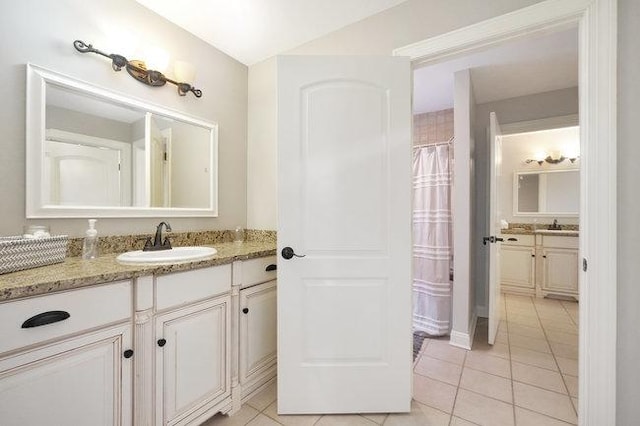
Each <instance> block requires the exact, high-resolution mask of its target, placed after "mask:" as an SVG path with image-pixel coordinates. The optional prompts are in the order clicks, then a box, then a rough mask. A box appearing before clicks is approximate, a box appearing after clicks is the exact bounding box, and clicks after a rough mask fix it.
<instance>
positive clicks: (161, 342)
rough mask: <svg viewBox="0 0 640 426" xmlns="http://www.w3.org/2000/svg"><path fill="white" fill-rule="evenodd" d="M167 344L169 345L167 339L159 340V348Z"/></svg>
mask: <svg viewBox="0 0 640 426" xmlns="http://www.w3.org/2000/svg"><path fill="white" fill-rule="evenodd" d="M166 344H167V341H166V340H165V339H160V340H158V346H160V347H163V346H164V345H166Z"/></svg>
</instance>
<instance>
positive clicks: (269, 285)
mask: <svg viewBox="0 0 640 426" xmlns="http://www.w3.org/2000/svg"><path fill="white" fill-rule="evenodd" d="M276 293H277V292H276V281H275V280H274V281H269V282H266V283H264V284H260V285H257V286H254V287H250V288H247V289H243V290H242V291H240V383H241V384H244V383H247V382H250V381H251V380H253V379H254V378H257V377H258V376H260V375H261V373H264V372H265V370H266V369H268V368H269V367H271V366H274V365H275V363H276V354H277V339H276V330H277V324H276V312H277V304H276Z"/></svg>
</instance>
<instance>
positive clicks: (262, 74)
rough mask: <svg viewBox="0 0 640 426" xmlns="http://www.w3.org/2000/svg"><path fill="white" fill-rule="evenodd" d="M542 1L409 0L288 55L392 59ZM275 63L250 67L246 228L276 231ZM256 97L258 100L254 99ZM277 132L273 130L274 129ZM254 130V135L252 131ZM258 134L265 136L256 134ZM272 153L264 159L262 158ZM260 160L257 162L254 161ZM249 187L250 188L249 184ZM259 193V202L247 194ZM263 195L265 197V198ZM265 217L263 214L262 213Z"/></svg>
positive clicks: (268, 61) (271, 61)
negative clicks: (418, 44)
mask: <svg viewBox="0 0 640 426" xmlns="http://www.w3.org/2000/svg"><path fill="white" fill-rule="evenodd" d="M539 1H540V0H487V1H483V2H482V5H481V6H480V5H479V4H478V2H477V1H476V0H448V1H442V0H408V1H406V2H404V3H402V4H400V5H398V6H396V7H393V8H391V9H388V10H386V11H383V12H381V13H379V14H377V15H374V16H371V17H369V18H367V19H363V20H362V21H359V22H356V23H354V24H352V25H349V26H346V27H344V28H342V29H340V30H338V31H335V32H333V33H331V34H328V35H326V36H324V37H320V38H318V39H316V40H313V41H311V42H309V43H306V44H303V45H302V46H299V47H297V48H295V49H292V50H291V51H289V52H286V54H292V55H390V54H391V52H392V51H393V50H394V49H396V48H399V47H403V46H406V45H408V44H411V43H415V42H418V41H421V40H424V39H427V38H430V37H433V36H435V35H438V34H442V33H445V32H448V31H452V30H454V29H457V28H462V27H465V26H468V25H471V24H474V23H476V22H480V21H482V20H485V19H488V18H491V17H494V16H498V15H502V14H504V13H508V12H511V11H513V10H517V9H520V8H523V7H526V6H530V5H532V4H535V3H538V2H539ZM274 72H275V64H274V61H273V58H271V59H268V60H266V61H264V62H262V63H259V64H256V65H252V66H251V67H250V69H249V80H250V86H251V89H250V94H249V110H250V111H256V112H258V111H259V112H260V114H252V113H250V118H249V129H250V130H249V139H248V152H249V163H250V166H249V170H248V173H249V176H248V181H249V187H250V188H253V190H252V189H250V190H249V193H250V196H249V199H248V205H247V208H248V211H249V218H248V221H247V226H248V227H250V228H261V229H276V228H277V222H276V217H277V213H276V211H275V209H276V207H275V203H276V200H275V198H272V199H271V198H267V196H269V197H270V195H271V194H276V193H277V191H276V187H277V184H276V173H275V170H276V157H275V155H273V154H272V153H274V152H275V151H276V145H277V143H276V136H275V135H276V131H275V127H271V126H272V125H271V124H268V123H267V122H266V121H265V120H267V118H266V117H267V116H268V117H272V118H268V119H269V120H271V121H272V123H275V111H276V88H275V78H272V77H270V75H271V74H272V73H274ZM254 92H255V93H260V94H262V95H261V96H254ZM273 126H275V124H273ZM252 129H253V130H255V131H252ZM257 130H265V131H264V132H262V133H261V132H258V131H257ZM264 152H267V153H270V154H268V155H267V156H266V157H264V156H262V157H261V155H260V153H264ZM252 158H254V159H260V158H263V159H262V160H259V161H252ZM252 182H253V183H254V184H252ZM258 188H262V190H263V191H262V192H261V194H260V195H261V196H259V197H255V198H254V197H253V196H252V195H251V194H254V193H256V192H258ZM263 195H264V196H263ZM261 211H263V212H264V213H262V212H261Z"/></svg>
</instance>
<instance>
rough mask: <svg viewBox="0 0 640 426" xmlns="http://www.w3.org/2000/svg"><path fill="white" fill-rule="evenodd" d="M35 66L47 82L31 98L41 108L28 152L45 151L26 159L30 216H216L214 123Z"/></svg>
mask: <svg viewBox="0 0 640 426" xmlns="http://www.w3.org/2000/svg"><path fill="white" fill-rule="evenodd" d="M30 67H33V66H30ZM29 71H31V74H29ZM33 71H34V70H33V69H29V67H28V77H29V78H31V79H41V80H44V81H45V82H46V84H45V85H44V86H42V87H44V96H42V97H40V96H37V94H31V95H30V96H29V100H28V102H30V103H33V104H34V105H29V107H28V111H43V113H44V115H43V116H36V117H35V119H34V117H31V119H29V118H30V117H29V114H28V123H27V126H37V127H36V128H34V129H33V130H34V131H32V132H28V133H29V134H30V136H29V137H28V138H27V144H28V151H32V152H36V153H38V152H39V153H40V154H37V155H35V156H27V170H28V172H29V170H30V169H31V170H32V169H34V168H37V169H39V170H38V171H39V173H34V174H33V179H32V180H33V181H35V182H36V186H37V187H36V188H31V185H27V191H33V192H32V194H31V195H29V194H28V195H27V198H28V207H29V202H31V201H32V200H34V201H33V202H34V204H35V206H34V208H33V209H32V210H38V214H36V215H31V217H48V216H54V217H82V216H91V217H101V216H125V217H128V216H153V215H163V216H164V215H168V216H172V215H180V216H215V215H216V214H217V212H216V210H217V193H216V192H217V191H216V190H217V170H216V161H217V160H216V155H217V132H216V130H217V129H216V126H215V124H210V123H206V122H203V121H201V120H198V119H192V118H191V117H188V116H185V115H183V114H180V113H173V112H172V111H168V110H163V109H162V108H160V107H155V106H152V105H144V104H142V103H140V102H139V101H135V100H132V101H131V102H129V101H128V99H126V98H124V97H122V96H121V95H113V96H109V95H110V94H109V93H108V92H105V91H102V90H101V89H99V88H93V87H90V86H88V85H86V84H77V83H76V82H75V81H72V80H69V81H70V84H69V85H66V84H64V80H66V79H67V78H66V77H60V76H58V75H56V74H51V75H53V76H55V77H57V78H56V80H63V81H62V82H60V81H49V79H47V76H48V75H49V72H46V71H42V70H40V69H37V70H36V71H37V72H36V73H34V72H33ZM61 83H63V84H61ZM83 88H84V89H85V90H83ZM42 100H44V108H40V107H39V106H38V105H37V104H38V103H42ZM32 115H33V114H32ZM40 123H42V124H40ZM40 125H42V127H40ZM37 128H43V130H44V134H42V131H40V132H38V131H35V130H37ZM39 135H41V136H39ZM31 159H33V160H34V161H32V160H31ZM28 174H29V173H28ZM28 180H29V176H28ZM27 210H28V213H29V210H30V209H29V208H28V209H27ZM172 213H173V214H172Z"/></svg>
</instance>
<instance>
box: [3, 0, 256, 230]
mask: <svg viewBox="0 0 640 426" xmlns="http://www.w3.org/2000/svg"><path fill="white" fill-rule="evenodd" d="M124 32H128V33H130V34H135V35H136V39H138V40H140V43H142V44H145V45H146V44H152V43H153V44H155V45H157V46H161V47H162V48H163V49H165V50H167V51H168V53H169V54H170V55H171V58H172V60H186V61H189V62H191V63H192V64H194V66H195V68H196V70H197V72H198V75H197V77H196V82H195V83H196V86H197V87H199V88H201V89H202V90H203V92H204V95H203V97H202V98H200V99H196V98H195V97H193V96H191V95H188V96H186V97H180V96H178V95H177V93H176V89H175V88H174V87H173V86H167V87H160V88H151V87H147V86H144V85H142V84H140V83H138V82H136V81H135V80H133V79H132V78H130V77H129V76H128V75H127V74H126V72H125V71H122V72H119V73H115V72H113V71H112V70H111V66H110V63H109V61H108V60H107V59H105V58H102V57H99V56H97V55H93V54H81V53H79V52H77V51H76V50H75V49H74V48H73V46H72V42H73V40H75V39H78V38H79V39H82V40H84V41H86V42H88V43H93V44H94V46H96V47H97V48H99V49H101V50H105V51H109V50H110V49H111V48H112V47H110V46H113V41H114V40H115V39H116V38H117V37H118V36H120V35H122V34H123V33H124ZM130 42H131V43H134V42H135V40H130ZM0 46H1V48H0V51H1V52H2V54H1V55H0V80H1V81H2V84H1V85H0V98H1V99H2V103H1V104H0V117H1V119H0V120H1V121H0V126H1V129H2V142H1V143H2V148H3V149H2V155H0V170H2V177H3V178H2V184H1V185H0V198H1V199H2V202H1V203H0V218H2V220H1V221H0V235H11V234H15V233H20V232H21V230H22V226H23V225H24V224H25V223H26V220H25V178H24V176H25V64H26V63H27V62H32V63H34V64H37V65H41V66H43V67H46V68H49V69H51V70H54V71H57V72H60V73H63V74H67V75H69V76H72V77H75V78H79V79H82V80H85V81H88V82H90V83H93V84H96V85H99V86H102V87H105V88H108V89H111V90H114V91H118V92H121V93H128V94H130V95H131V96H135V97H136V98H140V99H143V100H145V101H148V102H152V103H156V104H161V105H164V106H166V107H169V108H172V109H176V110H178V111H181V112H184V113H188V114H191V115H194V116H197V117H200V118H203V119H205V120H208V121H215V122H218V123H219V126H220V127H219V128H220V140H219V147H220V148H219V155H220V198H219V204H220V216H219V217H218V218H213V219H212V218H209V219H205V218H194V219H186V218H182V219H178V218H175V219H170V220H169V221H170V222H171V225H172V227H173V229H174V230H175V231H183V230H197V229H229V228H232V227H234V226H236V225H238V224H244V223H245V221H246V175H247V172H246V132H247V67H245V66H244V65H242V64H241V63H239V62H237V61H235V60H234V59H232V58H230V57H229V56H227V55H225V54H223V53H222V52H220V51H218V50H216V49H214V48H213V47H211V46H210V45H207V44H206V43H204V42H203V41H201V40H199V39H197V38H196V37H194V36H193V35H191V34H189V33H187V32H186V31H184V30H182V29H180V28H178V27H177V26H175V25H173V24H171V23H169V22H168V21H166V20H165V19H163V18H161V17H159V16H158V15H155V14H154V13H152V12H150V11H149V10H148V9H146V8H144V7H142V6H141V5H139V4H138V3H137V2H135V1H133V0H110V1H94V2H90V1H83V0H59V1H55V2H45V1H38V0H21V1H14V2H11V3H10V5H9V4H6V3H5V5H4V7H3V8H2V12H1V13H0ZM110 53H113V52H110ZM115 53H124V52H115ZM130 59H132V58H130ZM162 219H164V218H162ZM158 221H159V218H158V219H101V220H100V221H99V222H98V228H99V231H100V233H101V234H102V235H106V234H126V233H132V232H152V231H153V230H154V224H157V222H158ZM32 223H43V224H49V225H50V226H51V229H52V231H53V232H55V233H68V234H69V235H71V236H81V235H84V230H85V229H86V220H84V219H60V220H33V221H32Z"/></svg>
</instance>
